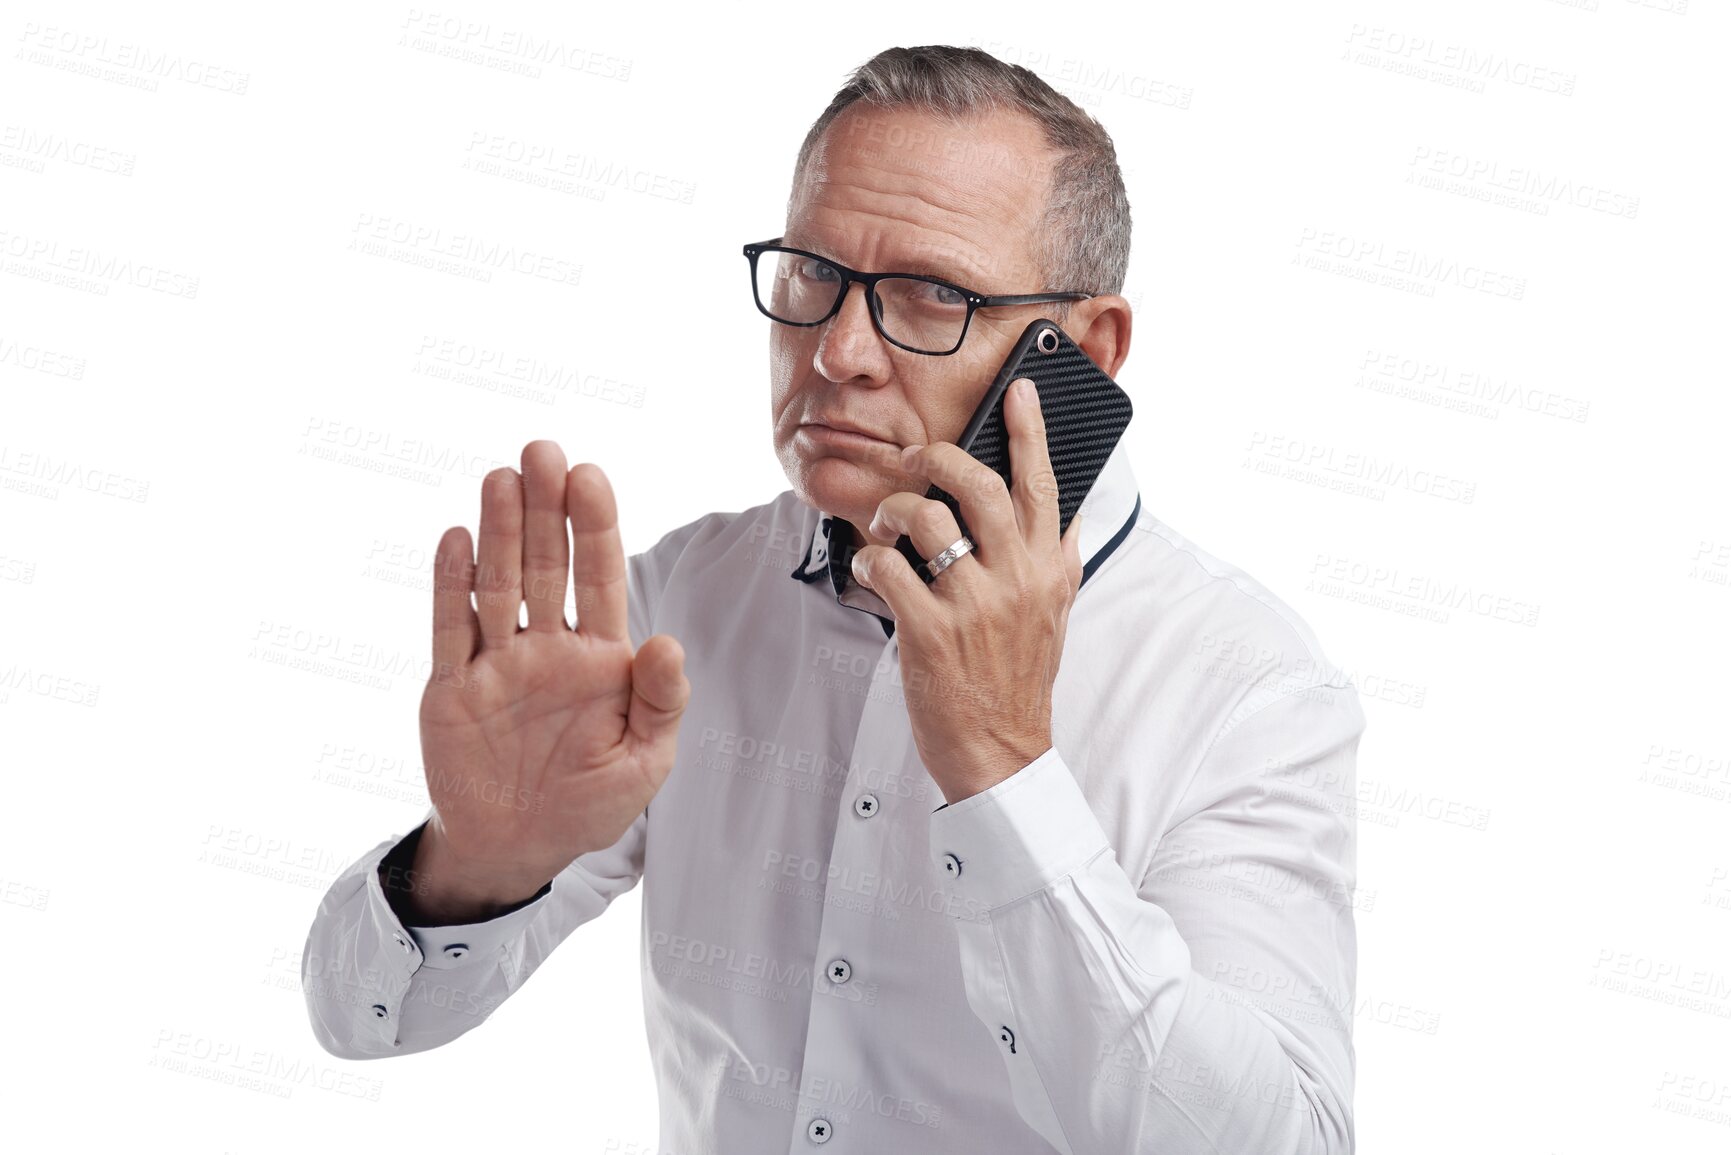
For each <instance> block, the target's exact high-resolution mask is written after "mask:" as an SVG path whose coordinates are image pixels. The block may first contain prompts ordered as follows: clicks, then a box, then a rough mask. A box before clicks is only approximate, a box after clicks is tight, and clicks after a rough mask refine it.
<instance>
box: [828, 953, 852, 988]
mask: <svg viewBox="0 0 1731 1155" xmlns="http://www.w3.org/2000/svg"><path fill="white" fill-rule="evenodd" d="M824 973H825V974H827V975H829V981H830V982H832V983H845V982H847V981H848V979H850V978H852V977H853V967H851V966H849V965H848V961H847V960H846V959H844V958H838V959H831V960H830V964H829V970H827V971H825V972H824Z"/></svg>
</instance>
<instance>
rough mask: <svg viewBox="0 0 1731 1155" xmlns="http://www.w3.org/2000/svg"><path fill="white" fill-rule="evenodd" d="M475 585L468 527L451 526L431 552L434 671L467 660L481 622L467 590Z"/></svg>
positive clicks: (473, 549) (438, 672) (436, 676)
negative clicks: (476, 615) (435, 549)
mask: <svg viewBox="0 0 1731 1155" xmlns="http://www.w3.org/2000/svg"><path fill="white" fill-rule="evenodd" d="M474 589H475V547H474V545H473V544H472V543H471V542H470V541H469V531H468V530H466V529H464V528H463V527H462V526H453V527H452V528H450V529H447V530H446V531H445V535H444V536H443V537H441V538H440V539H439V548H438V550H437V551H436V552H435V553H434V554H433V672H434V677H435V678H438V677H439V676H440V674H441V672H443V671H449V670H451V669H454V668H455V667H459V666H463V665H466V664H468V661H469V659H471V658H473V657H474V656H475V641H476V638H477V637H478V635H479V632H480V626H479V624H478V623H477V622H476V620H475V608H474V607H473V606H471V605H470V604H469V594H470V593H472V592H473V591H474Z"/></svg>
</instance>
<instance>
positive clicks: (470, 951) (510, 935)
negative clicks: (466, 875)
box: [368, 821, 553, 971]
mask: <svg viewBox="0 0 1731 1155" xmlns="http://www.w3.org/2000/svg"><path fill="white" fill-rule="evenodd" d="M426 828H427V824H426V822H425V821H423V822H422V823H421V824H420V825H419V826H417V827H415V829H413V830H411V831H410V832H409V833H408V834H406V835H404V836H403V838H402V839H401V840H399V841H398V842H397V844H396V845H395V846H393V847H392V848H391V849H390V850H389V851H388V852H387V853H385V854H384V855H382V856H381V860H380V861H381V865H382V866H383V867H384V868H385V869H386V870H387V871H391V872H392V874H393V877H402V876H404V874H405V873H406V864H407V863H409V862H412V861H413V860H414V853H415V845H416V843H418V842H419V841H420V839H421V834H422V832H424V831H425V830H426ZM393 866H394V867H395V870H394V871H393V870H392V868H393ZM368 873H369V875H370V876H371V877H370V879H369V881H368V890H369V891H370V892H373V893H374V894H375V895H376V897H375V899H374V902H375V913H376V914H377V915H379V916H380V917H381V921H386V922H388V924H389V926H388V932H389V933H390V935H391V937H392V938H394V939H395V940H396V941H397V944H398V945H399V946H401V947H402V948H403V951H404V953H405V954H407V955H408V956H409V958H410V959H411V960H413V961H414V962H415V964H416V969H418V968H419V967H427V968H429V969H431V970H441V971H448V970H457V969H458V968H460V967H464V966H470V965H473V964H475V963H477V962H481V961H483V960H485V961H487V962H489V963H490V962H492V961H493V960H496V959H497V958H498V957H499V950H500V948H501V947H503V946H504V945H505V944H506V943H508V942H510V941H511V940H512V939H514V938H515V937H516V936H518V935H520V934H522V932H523V928H524V927H525V926H526V925H527V924H528V923H530V922H533V921H534V920H535V918H536V916H537V915H539V914H540V913H541V909H542V908H543V907H544V906H546V904H547V896H548V895H550V894H552V893H553V884H552V883H551V882H548V883H546V884H545V885H543V886H542V887H541V889H540V890H539V891H537V892H536V893H535V894H534V895H533V896H531V897H530V898H528V899H525V900H524V901H523V902H521V903H519V904H517V905H516V906H513V907H511V908H510V909H508V910H506V911H504V912H503V913H501V914H497V915H495V916H493V917H492V918H489V919H483V920H482V921H480V922H465V923H452V924H450V925H447V926H409V925H407V924H405V923H403V922H402V921H401V920H400V919H399V918H398V917H397V914H396V911H395V910H394V909H393V908H392V907H391V905H390V902H389V900H388V898H387V897H386V895H385V893H384V886H383V884H382V882H381V880H380V878H379V871H378V870H372V871H369V872H368ZM379 907H382V908H383V909H382V911H378V910H377V908H379ZM405 936H406V937H407V939H408V941H407V942H405V941H404V938H405Z"/></svg>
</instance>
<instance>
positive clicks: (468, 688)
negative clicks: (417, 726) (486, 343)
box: [406, 441, 691, 925]
mask: <svg viewBox="0 0 1731 1155" xmlns="http://www.w3.org/2000/svg"><path fill="white" fill-rule="evenodd" d="M522 460H523V470H522V473H521V474H519V473H518V472H517V471H516V470H514V469H509V468H500V469H496V470H494V471H493V472H492V473H489V474H488V475H487V477H486V480H485V481H484V482H483V483H482V486H481V533H480V539H481V546H480V556H479V558H478V559H477V558H476V556H475V554H474V553H473V551H472V547H471V545H470V542H469V533H468V531H467V530H466V529H464V528H462V527H460V526H458V527H454V528H452V529H449V530H446V531H445V535H444V536H443V537H442V538H440V540H439V548H438V553H437V555H436V557H435V560H434V579H433V582H434V589H433V672H432V676H431V677H430V678H429V679H428V681H427V688H426V691H425V693H424V694H423V695H422V697H421V719H420V721H421V755H422V761H423V762H424V764H425V769H426V776H427V793H428V795H429V797H430V798H431V800H432V804H433V809H434V811H435V813H434V815H433V817H432V818H431V819H430V820H429V821H428V823H427V827H426V829H425V831H423V833H422V836H421V841H420V845H419V846H418V847H417V849H416V853H415V863H414V869H413V876H412V878H410V879H409V880H408V883H409V896H408V897H407V899H406V901H407V906H408V910H407V911H406V913H407V914H408V916H409V917H408V918H407V919H406V921H409V922H411V923H414V922H417V921H418V922H419V923H421V924H423V925H432V924H436V923H453V922H469V921H479V920H481V919H486V918H491V917H493V915H494V914H495V913H497V912H498V911H500V910H502V909H504V908H506V907H508V906H511V905H513V904H515V903H518V902H521V901H523V900H524V899H527V898H529V897H530V896H532V895H533V894H535V892H536V891H538V890H540V889H541V887H542V886H543V885H544V884H545V883H546V882H547V881H548V880H549V879H551V878H553V877H554V876H555V875H557V874H558V873H559V872H560V871H561V870H564V869H565V867H566V866H568V865H570V863H571V862H572V860H574V859H576V858H577V857H578V856H580V855H583V854H586V853H588V852H589V851H592V850H599V849H602V848H604V847H607V846H611V845H612V844H613V843H615V842H617V841H618V840H619V838H620V837H621V836H622V835H623V834H624V833H625V831H626V830H627V829H629V828H630V826H631V824H632V822H634V821H636V819H637V816H638V815H639V814H641V813H642V812H643V809H644V807H645V806H647V805H648V804H649V800H650V798H651V797H653V796H654V794H655V792H656V791H657V790H658V789H660V787H661V783H662V782H663V781H665V780H666V778H667V774H668V771H669V770H670V769H672V766H673V757H674V752H675V747H676V743H677V741H678V735H679V720H680V717H681V715H683V714H684V712H685V706H686V703H687V702H688V701H689V700H690V696H691V685H690V683H689V682H688V681H687V680H686V678H685V674H684V665H685V652H684V650H683V649H681V648H680V645H679V643H678V642H677V641H676V640H674V638H673V637H671V636H670V635H667V634H657V635H656V636H654V637H652V638H649V639H646V640H645V641H644V643H643V646H642V648H641V649H639V650H637V652H636V653H635V655H634V654H633V653H632V648H631V639H630V636H629V633H628V631H627V619H626V589H627V584H626V579H625V553H624V550H623V548H622V547H621V545H620V540H619V516H618V510H617V508H616V506H615V504H614V500H613V490H612V487H611V486H610V485H609V484H608V481H607V476H606V475H605V474H604V473H602V472H601V470H600V468H599V467H597V466H594V465H589V464H582V465H577V466H575V467H574V468H572V469H571V471H570V473H569V474H567V473H566V470H565V455H564V453H563V452H561V451H560V449H559V447H558V446H557V445H556V444H554V443H553V442H551V441H535V442H531V443H530V444H528V445H526V446H524V448H523V459H522ZM567 521H569V523H570V527H571V540H570V542H569V543H567V541H566V536H565V526H566V523H567ZM567 568H569V570H570V574H571V580H572V583H573V584H574V586H575V589H576V604H577V624H576V628H575V629H573V628H572V627H571V626H570V625H568V624H567V623H566V620H565V578H566V572H567ZM471 592H473V594H474V605H473V606H471V604H470V601H469V595H470V593H471ZM525 602H527V603H528V607H529V610H528V620H529V624H528V627H527V628H520V627H519V626H518V620H519V610H518V606H519V605H521V604H523V603H525Z"/></svg>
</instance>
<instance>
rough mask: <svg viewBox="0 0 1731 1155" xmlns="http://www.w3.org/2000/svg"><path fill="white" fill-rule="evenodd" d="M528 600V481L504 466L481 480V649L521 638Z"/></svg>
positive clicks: (478, 562) (478, 579) (477, 592)
mask: <svg viewBox="0 0 1731 1155" xmlns="http://www.w3.org/2000/svg"><path fill="white" fill-rule="evenodd" d="M522 604H523V479H522V477H521V476H519V475H518V473H517V471H516V470H515V469H512V468H511V467H509V466H505V465H501V466H500V467H499V468H498V469H495V470H493V471H492V472H491V473H489V474H487V477H486V479H485V480H484V481H482V482H481V549H480V556H479V557H478V558H477V559H476V570H475V606H476V608H477V609H478V610H479V614H478V615H477V616H478V617H479V618H480V621H481V647H482V649H492V648H493V647H495V646H502V645H504V644H505V643H506V642H509V641H510V640H511V639H512V638H514V637H516V636H517V607H518V606H520V605H522Z"/></svg>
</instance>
